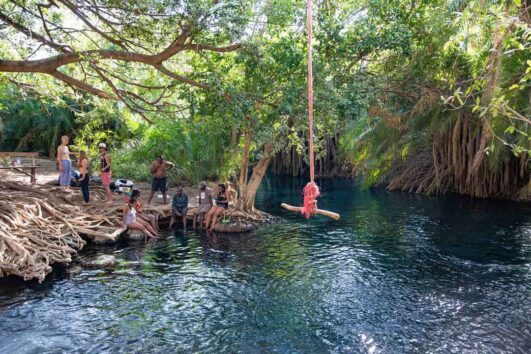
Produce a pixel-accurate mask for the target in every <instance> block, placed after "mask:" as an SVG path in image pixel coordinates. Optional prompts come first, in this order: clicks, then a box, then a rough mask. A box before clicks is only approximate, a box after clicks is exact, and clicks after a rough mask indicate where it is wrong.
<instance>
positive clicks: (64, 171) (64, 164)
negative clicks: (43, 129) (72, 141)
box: [57, 135, 72, 188]
mask: <svg viewBox="0 0 531 354" xmlns="http://www.w3.org/2000/svg"><path fill="white" fill-rule="evenodd" d="M68 142H69V139H68V136H66V135H63V136H62V137H61V145H59V147H58V148H57V168H58V169H59V172H60V175H59V185H60V186H61V187H63V188H68V187H70V179H71V178H72V161H71V160H70V150H69V149H68Z"/></svg>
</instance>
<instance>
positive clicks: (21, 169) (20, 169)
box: [0, 166, 41, 183]
mask: <svg viewBox="0 0 531 354" xmlns="http://www.w3.org/2000/svg"><path fill="white" fill-rule="evenodd" d="M40 167H41V166H4V167H0V170H15V171H17V172H20V173H23V174H25V175H26V176H28V177H29V178H30V180H31V183H35V182H36V181H37V178H35V171H36V170H37V169H38V168H40ZM25 170H29V171H30V172H26V171H25Z"/></svg>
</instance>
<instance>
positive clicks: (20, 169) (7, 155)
mask: <svg viewBox="0 0 531 354" xmlns="http://www.w3.org/2000/svg"><path fill="white" fill-rule="evenodd" d="M12 157H31V165H29V166H27V165H26V166H25V165H20V166H11V165H10V166H0V170H15V171H17V172H20V173H22V174H25V175H26V176H28V177H30V179H31V183H35V182H36V181H37V179H36V178H35V171H36V170H37V169H38V168H40V166H38V165H36V164H35V158H36V157H39V153H38V152H17V151H12V152H11V151H10V152H5V151H0V158H12ZM28 170H29V172H27V171H28Z"/></svg>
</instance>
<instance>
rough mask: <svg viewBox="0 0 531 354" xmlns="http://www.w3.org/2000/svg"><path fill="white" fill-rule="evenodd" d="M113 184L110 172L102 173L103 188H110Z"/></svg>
mask: <svg viewBox="0 0 531 354" xmlns="http://www.w3.org/2000/svg"><path fill="white" fill-rule="evenodd" d="M110 184H111V173H110V172H102V173H101V185H102V186H108V185H110Z"/></svg>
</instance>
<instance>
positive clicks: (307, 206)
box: [301, 0, 319, 219]
mask: <svg viewBox="0 0 531 354" xmlns="http://www.w3.org/2000/svg"><path fill="white" fill-rule="evenodd" d="M306 26H307V30H308V121H309V123H310V127H309V139H308V140H309V145H308V150H309V153H310V182H308V184H307V185H306V187H304V206H303V208H302V211H301V213H302V214H303V215H304V216H305V217H306V218H307V219H309V218H310V216H311V215H312V214H315V212H316V211H317V197H319V187H317V185H316V184H315V182H314V170H315V167H314V153H313V69H312V0H306Z"/></svg>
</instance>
